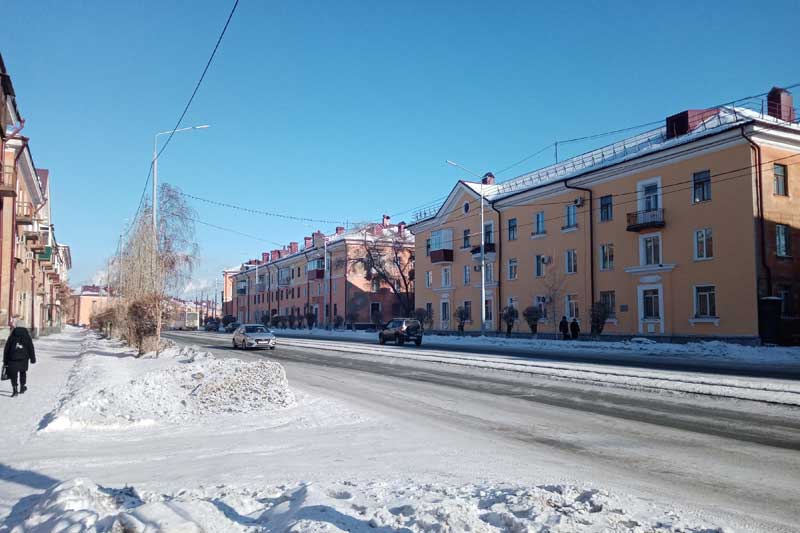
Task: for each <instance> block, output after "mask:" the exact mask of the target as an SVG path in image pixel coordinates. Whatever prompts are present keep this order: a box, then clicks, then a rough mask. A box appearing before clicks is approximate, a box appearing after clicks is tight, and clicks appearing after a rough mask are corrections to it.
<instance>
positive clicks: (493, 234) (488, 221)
mask: <svg viewBox="0 0 800 533" xmlns="http://www.w3.org/2000/svg"><path fill="white" fill-rule="evenodd" d="M486 226H491V235H492V239H491V240H489V239H487V238H486ZM481 230H482V231H483V232H484V237H483V240H484V243H485V244H494V243H495V242H497V240H496V234H495V231H494V220H487V221H485V222H484V223H483V228H481Z"/></svg>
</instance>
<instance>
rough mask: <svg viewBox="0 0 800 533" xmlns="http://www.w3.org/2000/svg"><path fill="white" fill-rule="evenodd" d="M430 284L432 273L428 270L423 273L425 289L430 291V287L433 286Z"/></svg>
mask: <svg viewBox="0 0 800 533" xmlns="http://www.w3.org/2000/svg"><path fill="white" fill-rule="evenodd" d="M432 282H433V273H432V272H431V271H430V270H428V271H427V272H425V288H426V289H430V288H431V285H432V284H433V283H432Z"/></svg>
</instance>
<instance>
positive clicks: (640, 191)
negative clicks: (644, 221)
mask: <svg viewBox="0 0 800 533" xmlns="http://www.w3.org/2000/svg"><path fill="white" fill-rule="evenodd" d="M654 184H655V185H656V186H658V192H657V193H656V197H657V201H658V209H661V208H663V207H664V203H663V199H662V197H661V196H662V189H661V176H654V177H652V178H647V179H644V180H641V181H638V182H636V205H637V211H644V210H645V204H644V189H645V187H647V186H648V185H654ZM692 194H693V195H694V192H693V193H692Z"/></svg>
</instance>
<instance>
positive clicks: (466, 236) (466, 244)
mask: <svg viewBox="0 0 800 533" xmlns="http://www.w3.org/2000/svg"><path fill="white" fill-rule="evenodd" d="M461 247H462V248H469V230H468V229H465V230H464V242H463V243H462V244H461Z"/></svg>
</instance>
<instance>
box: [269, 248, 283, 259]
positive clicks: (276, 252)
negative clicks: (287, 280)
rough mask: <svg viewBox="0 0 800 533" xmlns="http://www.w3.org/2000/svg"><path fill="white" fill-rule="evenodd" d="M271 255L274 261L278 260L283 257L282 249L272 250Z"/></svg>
mask: <svg viewBox="0 0 800 533" xmlns="http://www.w3.org/2000/svg"><path fill="white" fill-rule="evenodd" d="M270 256H271V257H272V260H273V261H277V260H278V259H280V258H281V251H280V250H272V253H271V254H270Z"/></svg>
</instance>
